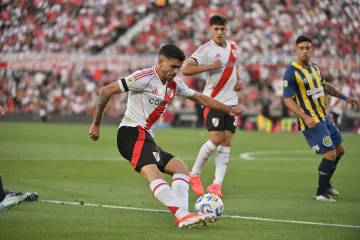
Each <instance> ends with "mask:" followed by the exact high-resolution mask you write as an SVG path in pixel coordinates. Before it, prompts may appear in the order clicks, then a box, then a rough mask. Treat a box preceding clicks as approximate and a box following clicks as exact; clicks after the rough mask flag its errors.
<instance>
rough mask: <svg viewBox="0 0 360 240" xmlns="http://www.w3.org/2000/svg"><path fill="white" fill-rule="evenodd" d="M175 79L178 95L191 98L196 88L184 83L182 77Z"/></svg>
mask: <svg viewBox="0 0 360 240" xmlns="http://www.w3.org/2000/svg"><path fill="white" fill-rule="evenodd" d="M175 81H176V96H179V97H185V98H189V97H191V96H192V95H194V93H195V90H193V89H191V88H189V86H188V85H186V83H184V82H183V81H181V80H180V79H176V80H175Z"/></svg>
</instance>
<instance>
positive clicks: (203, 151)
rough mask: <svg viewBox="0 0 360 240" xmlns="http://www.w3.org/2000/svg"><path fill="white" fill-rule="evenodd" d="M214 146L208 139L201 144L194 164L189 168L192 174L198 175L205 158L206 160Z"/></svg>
mask: <svg viewBox="0 0 360 240" xmlns="http://www.w3.org/2000/svg"><path fill="white" fill-rule="evenodd" d="M215 148H216V146H215V145H214V144H213V143H212V142H211V141H210V140H208V141H207V142H206V143H204V145H202V147H201V148H200V151H199V154H198V156H197V158H196V161H195V164H194V166H193V168H192V170H191V175H192V176H200V173H201V171H202V170H203V168H204V165H205V162H206V160H208V158H209V157H210V155H211V154H212V152H213V151H214V150H215Z"/></svg>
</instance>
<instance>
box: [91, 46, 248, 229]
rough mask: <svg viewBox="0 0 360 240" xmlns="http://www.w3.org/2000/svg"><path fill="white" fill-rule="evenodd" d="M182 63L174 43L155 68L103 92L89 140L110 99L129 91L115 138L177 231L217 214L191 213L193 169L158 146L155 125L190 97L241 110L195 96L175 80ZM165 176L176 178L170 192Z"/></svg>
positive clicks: (209, 104) (232, 110)
mask: <svg viewBox="0 0 360 240" xmlns="http://www.w3.org/2000/svg"><path fill="white" fill-rule="evenodd" d="M184 59H185V55H184V52H183V51H182V50H181V49H179V48H178V47H177V46H176V45H173V44H167V45H164V46H163V47H161V49H160V51H159V56H158V62H157V64H156V66H153V67H151V68H148V69H144V70H140V71H135V72H134V73H132V74H131V75H129V76H127V77H125V78H122V79H120V80H118V81H115V82H113V83H111V84H109V85H107V86H105V87H103V88H101V90H100V93H99V97H98V100H97V104H96V108H95V115H94V119H93V123H92V125H91V127H90V130H89V137H90V138H91V139H92V140H94V141H97V140H98V139H99V137H100V129H99V128H100V122H101V119H102V116H103V112H104V108H105V106H106V105H107V103H108V102H109V100H110V98H111V96H112V95H114V94H118V93H124V92H129V97H128V104H127V109H126V112H125V116H124V118H123V120H122V122H121V123H120V127H119V129H118V134H117V146H118V150H119V152H120V154H121V155H122V156H123V157H124V158H125V159H127V160H129V161H130V163H131V165H132V166H133V168H134V169H135V171H137V172H139V173H140V174H142V175H143V176H144V177H145V179H146V180H147V181H148V182H149V184H150V189H151V191H152V193H153V194H154V196H155V197H156V198H157V199H158V200H159V201H160V202H161V203H163V204H164V205H165V206H167V208H168V209H169V210H170V211H171V212H172V213H173V214H174V215H175V217H176V218H175V222H174V224H175V225H178V227H179V228H187V227H192V226H196V225H206V224H207V223H211V222H213V221H214V220H215V219H214V217H215V216H214V215H213V214H205V215H197V214H190V213H189V212H188V198H189V193H188V191H189V177H188V174H189V170H188V168H187V166H186V165H185V164H184V163H183V162H182V161H181V160H180V159H179V158H177V157H175V156H173V155H172V154H170V153H168V152H166V151H165V150H163V149H161V148H160V147H159V146H158V145H156V143H155V141H154V138H153V137H154V132H153V127H154V125H155V123H156V122H157V121H158V120H159V119H160V117H161V116H162V114H163V113H164V111H165V109H166V107H167V104H168V103H169V102H170V101H171V100H172V99H173V98H174V97H175V96H181V97H186V98H188V99H190V100H192V101H194V102H197V103H198V104H202V105H204V106H206V107H210V108H214V109H217V110H219V111H224V112H227V113H229V114H230V116H236V115H239V114H241V113H242V112H243V109H242V107H241V106H235V107H232V106H230V105H225V104H223V103H220V102H218V101H216V100H214V99H212V98H210V97H207V96H205V95H203V94H201V93H198V92H195V91H194V90H192V89H190V88H189V87H188V86H187V85H186V84H185V83H184V82H183V81H181V80H180V79H177V78H175V76H176V74H177V73H178V72H179V70H180V68H181V67H182V64H183V61H184ZM162 173H167V174H170V175H172V176H173V179H172V185H171V188H170V186H169V185H168V183H167V182H166V181H165V180H164V177H163V174H162Z"/></svg>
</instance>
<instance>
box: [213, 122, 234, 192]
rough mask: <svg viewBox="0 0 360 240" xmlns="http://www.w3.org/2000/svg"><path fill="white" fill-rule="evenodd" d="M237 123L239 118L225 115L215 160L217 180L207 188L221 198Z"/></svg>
mask: <svg viewBox="0 0 360 240" xmlns="http://www.w3.org/2000/svg"><path fill="white" fill-rule="evenodd" d="M236 123H237V117H231V116H229V115H225V117H224V131H223V138H222V140H221V142H220V145H219V146H218V147H217V153H216V158H215V179H214V181H213V184H212V185H210V186H209V187H208V188H207V190H208V191H209V192H211V193H213V194H216V195H218V196H219V197H220V198H222V196H223V195H222V192H221V189H222V184H223V181H224V177H225V174H226V170H227V167H228V163H229V160H230V147H231V140H232V137H233V134H234V133H235V130H236Z"/></svg>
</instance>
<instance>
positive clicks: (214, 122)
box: [211, 118, 219, 127]
mask: <svg viewBox="0 0 360 240" xmlns="http://www.w3.org/2000/svg"><path fill="white" fill-rule="evenodd" d="M211 121H212V124H213V125H214V127H217V126H218V125H219V118H213V119H211Z"/></svg>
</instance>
